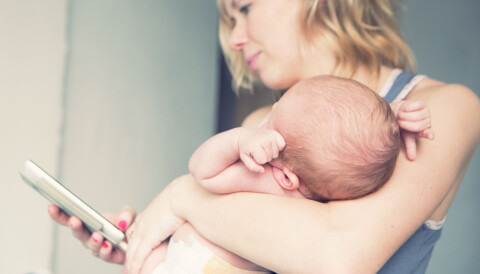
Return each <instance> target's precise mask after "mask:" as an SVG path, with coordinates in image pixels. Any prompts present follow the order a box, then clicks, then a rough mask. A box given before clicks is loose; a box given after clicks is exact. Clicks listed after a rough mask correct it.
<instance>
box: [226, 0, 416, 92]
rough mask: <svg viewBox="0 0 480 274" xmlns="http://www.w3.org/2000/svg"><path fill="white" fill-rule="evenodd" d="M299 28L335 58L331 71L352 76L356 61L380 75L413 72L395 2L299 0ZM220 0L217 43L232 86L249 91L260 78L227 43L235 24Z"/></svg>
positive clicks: (344, 75)
mask: <svg viewBox="0 0 480 274" xmlns="http://www.w3.org/2000/svg"><path fill="white" fill-rule="evenodd" d="M301 1H302V2H303V9H302V11H303V12H302V13H301V14H300V18H299V20H300V30H301V32H302V33H303V35H304V37H305V41H306V42H308V43H310V44H314V43H315V40H316V39H317V38H319V37H323V38H325V39H326V41H328V42H329V43H330V45H331V48H332V49H333V50H334V55H335V58H336V65H335V67H334V69H333V71H332V73H331V74H332V75H335V76H342V77H347V78H351V77H352V76H353V74H354V73H355V70H356V69H357V68H358V66H360V65H364V66H365V67H366V68H368V69H369V70H370V71H371V72H372V73H378V71H379V69H380V66H382V65H385V66H389V67H394V68H401V69H404V70H407V68H408V70H410V71H413V70H414V57H413V55H412V53H411V52H410V49H409V47H408V45H407V43H406V42H405V40H404V38H403V36H402V35H401V33H400V30H399V28H398V22H397V21H398V12H399V0H301ZM224 2H225V1H224V0H217V4H218V7H219V11H220V25H219V36H220V44H221V48H222V50H223V53H224V55H225V59H226V61H227V65H228V67H229V69H230V72H231V74H232V77H233V83H232V84H233V87H234V89H236V90H237V89H239V88H246V89H251V88H252V86H253V84H254V83H255V82H256V81H257V80H258V78H257V77H255V75H254V74H252V73H251V72H250V71H249V69H248V67H247V65H246V64H245V61H244V58H243V55H242V53H241V52H238V51H233V50H231V49H230V48H229V47H228V39H229V37H230V35H231V32H232V29H233V27H234V22H232V20H231V19H230V17H229V16H228V14H227V11H226V8H225V3H224Z"/></svg>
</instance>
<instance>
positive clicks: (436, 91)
mask: <svg viewBox="0 0 480 274" xmlns="http://www.w3.org/2000/svg"><path fill="white" fill-rule="evenodd" d="M437 97H440V98H439V99H442V98H444V97H448V98H450V99H453V102H454V103H455V102H459V101H465V100H467V101H470V102H471V103H473V104H477V105H478V104H480V101H479V100H478V97H477V95H476V94H475V93H474V92H473V91H472V90H470V89H469V88H468V87H466V86H463V85H460V84H448V83H444V82H441V81H438V80H435V79H432V78H425V79H424V80H422V81H421V82H420V83H419V84H418V85H417V87H416V88H415V89H413V90H412V92H411V94H410V95H409V96H408V99H411V100H426V101H431V100H435V99H436V98H437ZM452 97H453V98H452Z"/></svg>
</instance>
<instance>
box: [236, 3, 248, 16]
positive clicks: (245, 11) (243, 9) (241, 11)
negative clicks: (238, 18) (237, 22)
mask: <svg viewBox="0 0 480 274" xmlns="http://www.w3.org/2000/svg"><path fill="white" fill-rule="evenodd" d="M238 11H240V13H243V14H248V12H249V11H250V4H248V5H245V6H242V7H240V9H238Z"/></svg>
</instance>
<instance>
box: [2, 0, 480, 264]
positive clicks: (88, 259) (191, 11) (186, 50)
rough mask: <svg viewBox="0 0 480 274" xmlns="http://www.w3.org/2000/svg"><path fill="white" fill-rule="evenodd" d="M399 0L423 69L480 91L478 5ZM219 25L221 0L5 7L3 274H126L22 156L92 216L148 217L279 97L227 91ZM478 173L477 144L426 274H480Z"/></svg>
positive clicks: (23, 0) (24, 2)
mask: <svg viewBox="0 0 480 274" xmlns="http://www.w3.org/2000/svg"><path fill="white" fill-rule="evenodd" d="M403 3H404V6H405V12H404V14H403V17H402V25H403V29H404V34H405V37H406V39H407V41H408V42H409V43H410V45H411V47H412V49H413V51H414V53H415V55H416V57H417V60H418V67H417V70H418V72H420V73H423V74H427V75H428V76H430V77H432V78H436V79H440V80H442V81H445V82H455V83H460V84H463V85H466V86H468V87H469V88H471V89H472V90H474V91H476V92H477V94H480V93H479V92H480V77H479V75H480V51H479V50H478V49H479V48H480V17H479V16H478V12H479V11H480V2H478V1H476V0H458V1H448V0H424V1H414V0H405V1H403ZM217 21H218V15H217V11H216V7H215V1H213V0H209V1H197V0H184V1H167V0H146V1H132V0H116V1H113V0H104V1H94V0H83V1H75V0H48V1H40V0H0V140H1V142H0V185H1V186H2V191H0V216H1V225H0V242H1V243H2V246H3V248H2V249H1V251H0V272H1V273H28V272H33V271H39V272H40V271H46V272H51V273H119V272H120V271H121V267H120V266H116V265H111V264H106V263H103V262H101V261H100V260H98V259H96V258H94V257H93V256H91V255H90V254H89V253H88V252H86V251H85V250H84V249H83V247H82V246H81V245H80V244H79V243H78V242H77V241H75V240H74V239H73V237H72V236H71V235H70V231H69V230H68V229H66V228H63V227H57V226H56V225H54V224H53V223H52V221H51V220H50V219H49V217H48V214H47V210H46V207H47V204H48V203H47V202H46V201H45V200H44V199H43V198H42V197H41V196H39V195H38V194H37V193H35V192H34V191H33V190H31V189H30V188H29V187H28V186H27V185H25V184H24V183H23V182H22V181H21V179H20V177H19V176H18V171H19V170H20V169H21V168H22V166H23V162H24V160H26V159H32V160H34V161H36V162H37V163H38V164H40V165H41V166H42V167H44V168H45V169H46V170H48V171H49V172H50V173H51V174H52V175H55V176H56V177H58V178H59V179H60V180H61V181H62V182H63V183H64V184H65V185H67V186H68V187H69V188H70V189H71V190H73V191H74V192H75V193H77V194H78V196H80V197H82V198H83V200H85V201H86V202H87V203H89V204H91V205H92V206H93V207H95V208H96V209H97V210H98V211H101V212H108V211H115V210H117V209H119V208H120V207H121V206H123V205H125V204H130V205H133V206H134V207H135V208H137V209H138V210H139V211H141V210H142V209H143V208H145V207H146V206H147V205H148V203H149V202H150V201H151V200H152V199H153V198H154V197H155V195H156V194H157V193H159V192H160V191H161V190H162V189H163V187H164V186H165V185H167V184H168V183H169V182H170V181H171V180H172V179H174V178H175V177H178V176H179V175H181V174H184V173H186V172H187V163H188V159H189V157H190V155H191V153H192V152H193V151H194V149H195V148H196V147H197V146H198V145H199V144H200V143H201V142H202V141H204V140H205V139H207V138H208V137H209V136H211V135H212V134H214V133H215V132H217V131H221V130H225V129H228V128H231V127H233V126H237V125H239V124H240V122H241V120H242V119H243V118H244V117H245V115H246V114H247V113H248V112H250V111H251V110H253V109H255V108H258V107H260V106H262V105H267V104H271V103H272V102H273V96H272V95H271V93H270V92H267V91H265V90H262V89H259V90H257V91H256V92H255V94H253V95H252V94H250V93H241V94H240V95H239V96H236V95H235V94H234V93H233V92H232V91H231V89H230V82H229V81H230V79H229V75H228V72H227V71H226V68H225V64H224V63H223V59H222V57H221V53H220V51H219V47H218V42H217V41H218V39H217ZM433 119H435V118H434V117H433ZM479 167H480V153H479V152H478V149H477V152H476V154H475V156H474V158H473V160H472V162H471V164H470V169H469V170H468V172H467V175H466V176H465V180H464V182H463V184H462V186H461V188H460V190H459V192H458V194H457V198H456V199H455V202H454V204H453V206H452V208H451V210H450V212H449V214H448V217H447V222H446V224H445V227H444V230H443V236H442V239H441V240H440V242H439V243H438V244H437V246H436V248H435V250H434V253H433V257H432V260H431V263H430V266H429V269H428V273H478V272H480V260H478V254H480V237H478V236H477V234H476V232H477V231H478V227H480V220H479V218H477V215H478V214H477V212H478V210H479V209H480V199H478V196H479V194H480V184H479V179H478V178H480V170H479Z"/></svg>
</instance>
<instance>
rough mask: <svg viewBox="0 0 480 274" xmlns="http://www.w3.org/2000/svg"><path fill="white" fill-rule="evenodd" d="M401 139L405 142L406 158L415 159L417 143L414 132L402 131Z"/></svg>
mask: <svg viewBox="0 0 480 274" xmlns="http://www.w3.org/2000/svg"><path fill="white" fill-rule="evenodd" d="M402 135H403V141H404V142H405V153H406V154H407V159H408V160H410V161H413V160H415V158H416V157H417V143H416V138H415V134H414V133H410V132H407V133H404V134H402Z"/></svg>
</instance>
